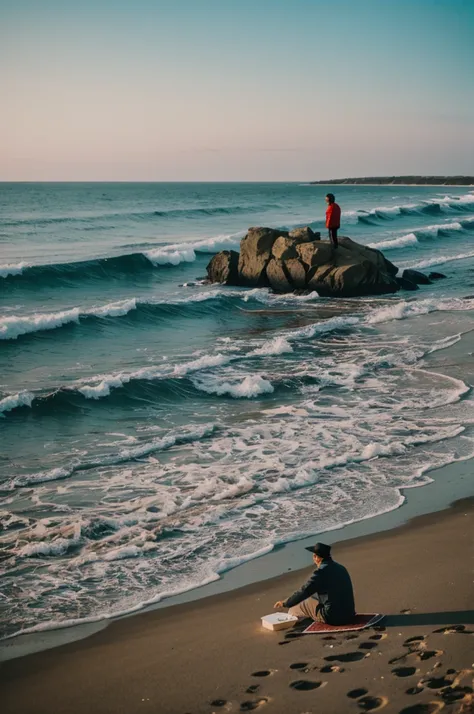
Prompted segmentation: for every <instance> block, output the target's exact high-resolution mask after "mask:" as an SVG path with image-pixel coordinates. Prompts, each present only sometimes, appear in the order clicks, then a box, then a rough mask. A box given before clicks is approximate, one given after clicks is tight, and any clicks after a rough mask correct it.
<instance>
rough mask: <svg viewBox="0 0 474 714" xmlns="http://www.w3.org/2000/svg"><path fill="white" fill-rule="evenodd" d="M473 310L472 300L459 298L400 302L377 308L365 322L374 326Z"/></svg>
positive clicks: (473, 302)
mask: <svg viewBox="0 0 474 714" xmlns="http://www.w3.org/2000/svg"><path fill="white" fill-rule="evenodd" d="M473 308H474V300H460V299H459V298H449V299H445V300H443V299H439V298H428V299H426V300H413V301H410V302H407V301H400V302H396V303H394V304H393V305H387V306H386V307H381V308H377V309H376V310H374V311H373V312H371V313H370V314H369V315H368V316H367V317H366V318H365V322H366V323H367V324H369V325H376V324H379V323H382V322H390V321H391V320H404V319H405V318H409V317H416V316H417V315H427V314H428V313H430V312H437V311H449V310H470V309H473Z"/></svg>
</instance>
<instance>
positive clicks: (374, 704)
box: [357, 697, 388, 712]
mask: <svg viewBox="0 0 474 714" xmlns="http://www.w3.org/2000/svg"><path fill="white" fill-rule="evenodd" d="M357 704H358V706H359V707H360V708H361V709H362V710H363V711H365V712H375V711H378V710H379V709H382V708H383V707H384V706H385V705H386V704H388V699H386V697H362V698H361V699H358V700H357Z"/></svg>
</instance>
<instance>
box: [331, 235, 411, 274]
mask: <svg viewBox="0 0 474 714" xmlns="http://www.w3.org/2000/svg"><path fill="white" fill-rule="evenodd" d="M339 247H342V248H345V249H346V250H349V251H350V253H351V255H352V256H353V258H354V257H356V256H358V258H359V260H361V261H362V260H368V261H369V262H370V263H373V265H375V266H376V267H377V268H378V269H379V270H381V271H382V272H383V273H388V275H391V276H392V277H394V276H395V275H396V274H397V273H398V268H397V267H396V266H395V265H394V264H393V263H391V262H390V261H389V260H387V258H386V257H385V256H384V254H383V253H381V252H380V250H376V249H375V248H369V247H368V246H367V245H361V244H360V243H356V242H355V241H353V240H351V238H347V237H345V236H343V237H341V238H339Z"/></svg>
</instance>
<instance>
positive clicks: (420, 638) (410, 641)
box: [403, 635, 425, 647]
mask: <svg viewBox="0 0 474 714" xmlns="http://www.w3.org/2000/svg"><path fill="white" fill-rule="evenodd" d="M424 639H425V636H424V635H414V636H413V637H409V638H408V639H407V640H405V642H404V643H403V646H404V647H413V646H414V645H415V644H416V643H419V642H422V641H423V640H424Z"/></svg>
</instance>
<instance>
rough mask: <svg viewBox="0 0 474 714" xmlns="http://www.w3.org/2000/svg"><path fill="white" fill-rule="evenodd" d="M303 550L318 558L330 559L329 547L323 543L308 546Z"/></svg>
mask: <svg viewBox="0 0 474 714" xmlns="http://www.w3.org/2000/svg"><path fill="white" fill-rule="evenodd" d="M305 550H309V552H310V553H314V554H315V555H319V557H320V558H330V557H331V546H330V545H326V544H325V543H316V544H315V545H310V546H309V547H308V548H305Z"/></svg>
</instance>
